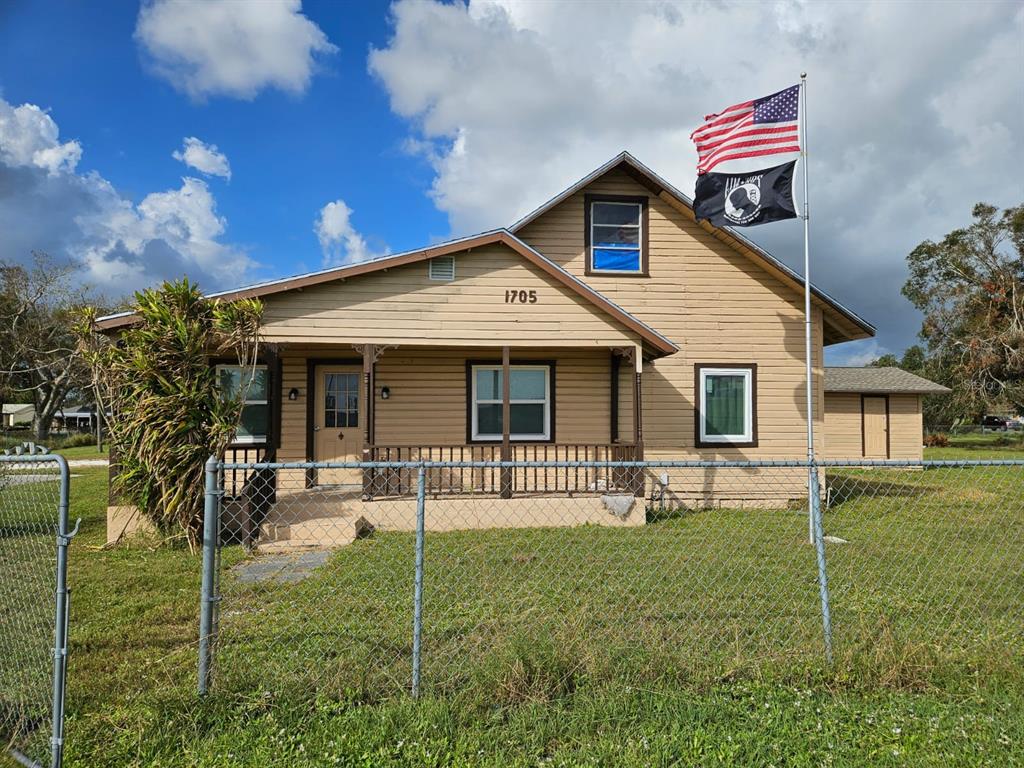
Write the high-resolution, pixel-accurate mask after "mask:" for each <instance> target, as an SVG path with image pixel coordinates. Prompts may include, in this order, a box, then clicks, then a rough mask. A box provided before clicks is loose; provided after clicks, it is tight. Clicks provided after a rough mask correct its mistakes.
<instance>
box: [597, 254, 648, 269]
mask: <svg viewBox="0 0 1024 768" xmlns="http://www.w3.org/2000/svg"><path fill="white" fill-rule="evenodd" d="M593 258H594V264H593V269H601V270H608V271H613V272H639V271H640V249H639V248H636V249H619V248H594V257H593Z"/></svg>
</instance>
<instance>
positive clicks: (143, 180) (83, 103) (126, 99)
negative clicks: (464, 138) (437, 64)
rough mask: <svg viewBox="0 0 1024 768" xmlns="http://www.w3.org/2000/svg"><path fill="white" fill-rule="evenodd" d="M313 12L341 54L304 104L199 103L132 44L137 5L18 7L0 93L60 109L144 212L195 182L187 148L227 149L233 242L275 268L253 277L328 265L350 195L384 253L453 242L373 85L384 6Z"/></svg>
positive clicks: (274, 98)
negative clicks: (163, 194) (326, 208)
mask: <svg viewBox="0 0 1024 768" xmlns="http://www.w3.org/2000/svg"><path fill="white" fill-rule="evenodd" d="M304 10H305V12H306V14H307V15H308V16H309V17H310V18H312V19H315V20H316V23H317V24H318V26H320V28H321V29H322V30H323V31H324V32H325V33H326V34H327V36H328V38H329V39H330V40H331V42H332V43H333V44H334V45H335V46H337V48H338V51H337V53H335V54H332V55H330V56H327V57H323V60H322V64H321V66H319V67H318V71H317V74H316V76H315V77H314V78H313V80H312V82H311V85H310V87H309V89H308V90H307V91H306V92H305V93H302V94H290V93H283V92H281V91H279V90H276V89H267V90H266V91H264V92H262V93H260V95H259V96H258V97H256V98H254V99H252V100H243V99H235V98H224V97H217V96H211V97H208V98H206V99H204V100H202V101H197V100H195V99H192V98H189V97H188V96H186V95H184V94H182V93H181V92H179V91H177V90H176V89H175V88H174V87H173V86H172V85H171V84H170V83H168V82H167V81H166V80H163V79H161V78H158V77H154V76H153V75H152V73H151V71H149V69H148V67H147V65H146V63H145V58H144V55H143V54H142V53H141V52H140V50H139V47H138V46H137V44H136V42H135V40H134V39H133V32H134V29H135V26H136V20H137V15H138V8H137V6H135V5H133V4H131V3H117V4H109V5H107V6H106V7H105V8H104V9H102V10H99V11H98V10H97V8H96V7H93V6H92V5H91V4H86V3H78V2H60V3H17V2H16V3H14V4H13V6H9V7H8V10H7V11H6V15H4V16H0V24H2V26H0V96H2V97H3V98H4V99H6V100H7V101H8V102H9V103H11V104H14V105H17V104H22V103H33V104H38V105H39V106H41V107H43V108H44V109H47V110H49V111H50V115H51V117H52V118H53V119H54V120H55V121H56V122H57V123H58V124H59V126H60V133H61V138H62V139H63V140H67V139H75V140H77V141H78V142H79V143H80V144H81V145H82V149H83V152H82V160H81V161H80V163H79V165H78V169H79V171H90V170H94V171H97V172H99V173H100V174H102V175H103V177H105V178H106V179H107V180H109V181H110V182H111V183H112V184H113V185H114V186H115V187H116V188H117V190H118V191H119V192H120V193H121V194H122V195H123V196H124V197H126V198H129V199H131V200H134V201H136V202H137V201H139V200H141V199H142V198H143V197H145V195H146V194H148V193H150V192H152V191H156V190H163V189H167V188H170V187H173V186H175V185H177V184H179V183H180V179H181V177H182V176H184V175H186V174H189V175H197V174H196V173H195V172H194V171H191V172H190V171H189V169H187V168H186V167H185V166H183V165H182V164H181V163H180V162H179V161H177V160H175V159H173V158H172V156H171V154H172V151H174V150H178V149H180V148H181V145H182V139H183V137H185V136H196V137H199V138H201V139H202V140H203V141H205V142H208V143H211V144H214V145H216V146H217V147H218V148H219V150H220V151H221V152H223V153H224V154H225V155H226V156H227V157H228V158H229V160H230V164H231V171H232V177H231V180H230V181H224V180H221V179H216V178H214V179H211V180H209V184H210V187H211V189H212V191H213V192H214V194H215V196H216V201H217V212H218V213H219V214H220V215H221V216H223V217H224V218H226V219H227V222H228V227H227V232H226V235H227V236H228V239H230V240H231V241H232V242H234V243H239V244H241V245H242V247H244V248H245V249H246V250H247V252H248V253H249V254H250V255H251V256H252V258H253V259H254V260H255V261H257V262H258V263H259V264H260V265H265V266H263V267H261V268H257V269H256V270H254V271H253V274H252V275H250V276H249V277H256V278H258V277H259V276H261V275H262V274H269V275H279V274H281V273H286V274H287V273H291V272H295V271H302V270H304V269H315V268H319V267H320V266H321V262H322V255H321V249H320V246H319V243H318V241H317V237H316V235H315V234H314V232H313V221H314V219H315V217H316V214H317V212H318V211H319V210H320V208H321V207H322V206H323V205H324V204H325V203H326V202H327V201H329V200H334V199H337V198H339V197H340V198H343V199H344V200H345V201H346V202H347V203H348V205H349V207H350V208H352V210H353V211H354V214H353V216H352V219H353V224H354V225H355V226H357V227H358V228H359V229H360V231H363V232H365V233H367V237H368V238H369V240H370V242H371V243H374V242H376V245H377V246H378V247H380V248H383V247H385V246H387V247H390V248H391V249H394V250H401V249H405V248H411V247H415V246H417V245H419V244H421V243H423V242H424V240H429V239H430V238H432V237H437V236H443V235H445V234H446V233H447V231H448V224H447V219H446V217H445V216H444V215H443V214H442V213H441V212H439V211H438V210H437V209H436V208H435V207H434V205H433V204H432V202H431V200H430V198H429V197H428V196H427V194H426V192H427V190H428V189H429V186H430V181H431V176H432V174H431V169H430V166H429V164H427V163H426V162H425V161H424V160H423V159H422V158H417V157H413V156H411V155H409V154H408V153H407V152H404V151H403V149H402V143H403V140H404V138H405V126H404V124H403V121H402V120H401V119H400V118H398V117H396V116H394V115H393V114H392V112H391V111H390V109H389V107H388V97H387V93H386V92H385V91H384V90H383V89H382V88H381V87H380V86H379V85H378V84H377V83H375V82H374V81H373V80H372V78H371V77H370V76H369V75H368V74H367V66H366V57H367V52H368V50H369V46H370V45H371V44H377V45H383V44H384V43H385V42H386V41H387V37H388V23H387V4H386V3H372V2H366V3H362V2H360V3H332V2H314V3H307V4H305V6H304ZM41 41H45V47H41V46H40V42H41ZM384 201H386V203H387V204H382V203H383V202H384ZM397 213H400V215H396V214H397Z"/></svg>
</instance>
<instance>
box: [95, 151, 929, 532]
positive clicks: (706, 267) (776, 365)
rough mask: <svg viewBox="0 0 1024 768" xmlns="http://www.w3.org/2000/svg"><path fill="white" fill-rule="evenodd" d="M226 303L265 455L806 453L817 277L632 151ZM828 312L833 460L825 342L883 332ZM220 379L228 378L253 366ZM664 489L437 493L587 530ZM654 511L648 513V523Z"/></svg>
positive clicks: (766, 485)
mask: <svg viewBox="0 0 1024 768" xmlns="http://www.w3.org/2000/svg"><path fill="white" fill-rule="evenodd" d="M216 295H218V296H220V297H221V298H224V299H231V298H240V297H259V298H260V299H261V300H262V301H263V303H264V306H265V312H264V325H263V328H262V334H263V338H264V340H265V342H266V343H265V345H264V350H265V355H264V364H265V365H264V367H263V368H262V369H261V374H260V379H259V383H258V385H257V386H256V387H254V388H252V389H251V390H250V392H249V401H248V403H247V405H246V410H245V413H244V414H243V417H242V426H241V429H240V430H239V444H240V445H241V446H244V450H245V451H246V454H245V455H247V456H248V457H249V458H250V459H253V458H256V457H259V458H274V459H277V460H279V461H303V460H310V459H313V460H358V459H368V460H396V459H402V460H410V459H411V460H417V459H428V458H429V459H435V460H438V459H456V460H458V459H466V460H469V459H477V460H479V459H500V458H502V457H508V458H512V459H538V460H545V459H547V460H555V459H558V460H566V459H570V460H571V459H580V460H583V459H639V458H647V459H661V458H666V459H667V458H694V459H696V458H701V459H786V458H792V459H802V458H804V457H805V455H806V442H805V431H806V427H805V424H806V421H805V395H804V310H803V282H802V279H801V278H800V276H799V275H797V274H795V273H794V272H793V271H791V270H790V269H789V268H787V267H786V266H784V265H783V264H782V263H781V262H779V261H778V260H776V259H775V258H773V257H772V256H771V255H769V254H768V253H766V252H765V251H764V250H762V249H761V248H759V247H758V246H756V245H755V244H753V243H752V242H750V241H749V240H747V239H745V238H744V237H743V236H742V235H740V234H739V233H737V232H735V231H732V230H727V229H716V228H715V227H712V226H711V225H709V224H707V223H697V222H696V221H695V219H694V214H693V208H692V201H691V200H690V199H689V198H688V197H687V196H686V195H683V194H682V193H681V192H679V190H677V189H676V188H675V187H673V186H672V185H671V184H669V183H668V182H667V181H665V180H664V179H662V178H661V177H660V176H658V175H657V174H655V173H654V172H653V171H651V170H650V169H649V168H647V167H646V166H644V165H642V164H641V163H639V162H638V161H637V160H635V159H634V158H633V157H632V156H631V155H629V154H627V153H622V154H620V155H618V156H617V157H615V158H613V159H612V160H611V161H609V162H608V163H606V164H605V165H603V166H601V167H600V168H598V169H597V170H595V171H594V172H593V173H591V174H589V175H588V176H587V177H585V178H584V179H582V180H580V181H579V182H578V183H576V184H574V185H572V186H571V187H570V188H568V189H566V190H564V191H562V192H560V193H559V194H558V195H556V196H555V197H553V198H552V199H550V200H549V201H548V202H546V203H545V204H544V205H542V206H541V207H540V208H538V209H536V210H535V211H533V212H532V213H530V214H528V215H527V216H525V217H524V218H522V219H520V220H519V221H518V222H516V223H514V224H512V225H511V226H510V227H508V228H507V229H497V230H493V231H490V232H485V233H482V234H478V235H473V236H471V237H465V238H462V239H459V240H454V241H451V242H448V243H442V244H439V245H434V246H431V247H429V248H424V249H422V250H416V251H411V252H407V253H401V254H396V255H392V256H388V257H384V258H379V259H375V260H373V261H368V262H362V263H358V264H352V265H348V266H342V267H338V268H334V269H327V270H323V271H320V272H315V273H311V274H306V275H301V276H298V277H293V278H288V279H284V280H275V281H271V282H266V283H262V284H259V285H255V286H250V287H247V288H242V289H239V290H235V291H227V292H224V293H220V294H216ZM812 302H813V306H812V322H813V341H814V355H813V363H814V369H815V378H814V389H815V392H816V399H815V406H816V407H815V422H816V424H817V426H818V430H817V448H818V451H819V453H820V452H822V451H823V450H824V447H825V445H826V440H825V438H824V435H823V430H822V429H821V427H822V425H823V414H824V407H823V406H824V381H823V377H822V356H823V347H824V346H825V345H832V344H838V343H841V342H845V341H851V340H855V339H863V338H867V337H870V336H872V335H874V328H873V327H872V326H871V325H870V324H869V323H868V322H866V321H865V320H864V319H862V318H861V317H859V316H858V315H857V314H855V313H854V312H853V311H851V310H850V309H848V308H846V307H844V306H842V305H841V304H840V303H839V302H837V301H836V300H835V299H833V298H832V297H830V296H828V295H826V294H825V293H823V292H822V291H820V290H818V289H813V295H812ZM133 321H134V318H133V316H132V315H131V314H119V315H112V316H109V317H106V318H102V319H101V320H100V321H99V326H100V328H102V329H106V330H108V331H110V332H116V329H117V328H120V327H123V326H125V325H127V324H130V323H132V322H133ZM503 371H506V372H508V373H509V381H510V391H506V390H505V389H504V387H503V386H502V382H503V381H504V379H503ZM222 375H223V377H224V379H223V380H224V381H225V382H227V383H229V384H230V382H231V381H233V380H236V379H237V377H238V376H239V373H238V371H237V370H236V369H231V368H229V367H225V368H222ZM506 399H507V402H506ZM506 408H507V410H508V412H509V413H510V416H511V418H510V419H509V423H505V422H504V419H503V413H504V412H505V409H506ZM919 432H920V430H919V429H918V435H917V437H915V439H917V438H918V437H919V436H920V435H919ZM857 455H858V456H859V455H860V453H859V452H858V454H857ZM659 474H660V472H659ZM673 474H674V477H675V480H673ZM669 475H670V478H669V484H670V490H671V491H672V492H673V493H674V494H675V495H676V496H677V497H678V498H684V499H685V498H689V497H691V496H692V497H694V498H699V499H703V500H704V501H705V502H711V503H715V502H722V503H726V502H728V503H732V502H738V503H744V502H747V501H749V502H751V503H761V502H763V501H764V499H765V498H770V499H773V500H776V501H778V500H785V499H788V498H789V497H794V498H795V497H799V496H800V495H801V493H802V492H803V489H804V488H805V487H806V475H805V474H804V473H801V472H800V471H794V472H791V473H788V474H785V473H782V472H775V473H774V474H773V476H772V480H771V481H770V482H763V483H761V484H757V483H750V482H749V481H748V480H746V479H744V478H743V477H740V476H739V475H736V476H734V477H733V479H732V480H730V479H727V478H724V477H719V478H718V479H716V480H714V481H712V482H706V483H702V484H701V487H700V488H697V489H690V488H685V487H682V485H685V483H684V481H683V480H682V478H683V476H684V473H682V472H677V473H672V472H669ZM654 481H655V478H653V477H647V478H639V480H637V481H634V480H629V481H628V482H625V485H624V483H623V480H622V477H621V476H615V475H610V476H607V477H601V478H595V477H593V476H590V477H586V478H585V477H583V473H576V475H575V476H574V475H573V473H571V472H564V471H563V472H562V473H561V475H560V477H559V479H558V483H559V484H558V485H557V490H556V486H555V484H554V481H553V479H552V478H551V477H550V476H547V477H541V476H540V475H539V474H538V473H526V472H522V473H520V474H518V475H517V476H516V477H515V478H514V479H513V483H514V487H512V488H509V487H505V488H502V487H500V486H501V484H500V483H498V482H495V481H494V480H493V473H491V474H490V475H488V474H487V473H480V472H472V471H468V470H467V471H464V472H455V473H448V474H446V475H444V476H441V475H440V474H439V473H435V474H434V475H432V476H431V478H430V487H431V492H432V493H446V494H449V495H451V496H452V497H453V501H452V502H451V503H454V499H455V498H457V497H461V496H463V495H466V494H468V493H470V492H474V493H477V494H479V493H494V494H498V493H500V492H502V491H504V493H502V495H505V496H509V495H512V496H515V497H520V496H522V495H524V494H534V495H536V494H551V495H558V496H559V498H562V499H563V501H564V504H578V505H580V507H581V509H582V508H583V507H586V510H587V511H586V512H585V513H583V512H581V517H580V519H581V521H582V520H584V519H593V520H600V521H604V518H606V517H607V511H606V510H604V509H603V508H602V507H601V505H600V503H599V498H597V497H599V496H600V495H601V493H602V492H607V491H619V492H623V493H629V494H635V495H636V496H641V495H643V494H645V493H646V492H649V491H651V489H652V486H653V483H654ZM307 482H308V483H309V484H317V485H320V486H328V487H332V488H333V487H337V488H341V489H344V488H349V487H352V488H355V487H359V486H361V487H362V491H361V494H360V495H361V496H362V497H363V498H373V499H377V498H379V497H381V496H386V497H400V498H405V497H408V495H409V493H410V492H411V490H412V487H411V486H412V484H411V482H410V478H409V477H408V476H407V474H400V473H394V474H393V475H392V476H389V477H387V478H385V481H383V482H382V478H381V475H380V473H364V474H362V475H360V473H359V472H353V471H332V472H330V473H327V472H321V473H320V474H319V476H311V477H309V478H307ZM673 482H676V483H678V484H679V485H677V486H672V483H673ZM229 493H231V489H229ZM279 495H280V494H279ZM570 497H571V498H570ZM278 503H280V502H278ZM474 503H475V502H474ZM535 506H536V505H535ZM642 506H643V505H642V504H640V505H636V507H639V511H636V508H634V512H633V513H631V516H630V517H629V521H630V522H632V523H636V522H641V523H642V522H643V520H644V515H643V509H642ZM410 514H411V513H410ZM411 519H412V518H411V517H410V518H409V520H411Z"/></svg>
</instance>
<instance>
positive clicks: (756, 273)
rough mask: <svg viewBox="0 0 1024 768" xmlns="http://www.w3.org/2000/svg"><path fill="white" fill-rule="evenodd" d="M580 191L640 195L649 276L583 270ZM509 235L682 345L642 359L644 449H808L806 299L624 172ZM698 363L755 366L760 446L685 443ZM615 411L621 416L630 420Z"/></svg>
mask: <svg viewBox="0 0 1024 768" xmlns="http://www.w3.org/2000/svg"><path fill="white" fill-rule="evenodd" d="M586 193H596V194H618V195H643V196H647V197H648V199H649V222H650V233H649V234H650V277H649V278H644V277H620V276H607V275H591V276H587V275H586V274H585V272H586V261H585V258H586V255H585V249H584V232H583V196H584V194H586ZM518 235H519V236H520V237H522V238H523V239H524V240H525V241H526V242H528V243H529V244H530V245H532V246H533V247H534V248H536V249H537V250H539V251H540V252H541V253H543V254H544V255H546V256H547V257H548V258H551V259H552V260H554V261H556V262H558V263H559V264H560V265H561V266H563V267H564V268H565V269H567V270H568V271H570V272H572V273H573V274H576V275H577V276H579V277H580V278H581V279H584V280H586V281H587V283H589V284H590V285H592V286H593V287H594V288H596V289H597V290H598V291H600V292H601V293H603V294H604V295H606V296H608V297H609V298H610V299H611V300H612V301H615V302H616V303H618V304H619V305H620V306H622V307H623V308H624V309H626V310H627V311H628V312H631V313H632V314H634V315H636V316H637V317H639V318H640V319H641V320H643V321H644V322H646V323H648V324H649V325H651V326H652V327H654V328H656V329H657V330H658V331H659V332H661V333H662V334H664V335H665V336H667V337H668V338H669V339H671V340H672V341H673V342H675V343H676V344H677V345H678V346H679V347H680V352H678V353H677V354H675V355H672V356H670V357H665V358H661V359H659V360H656V361H654V362H652V363H648V364H647V365H645V367H644V377H643V422H644V444H645V449H646V455H647V456H648V457H650V458H669V457H679V456H688V455H689V456H692V455H694V454H699V456H700V457H701V458H716V457H717V458H730V459H741V458H752V459H753V458H800V457H803V456H804V455H806V444H807V442H806V420H805V413H806V398H805V394H804V393H805V384H804V382H805V376H804V365H805V357H804V315H803V295H802V294H801V293H800V292H798V291H795V290H793V289H792V288H791V287H789V286H788V285H785V284H783V283H782V282H780V281H779V280H777V279H776V278H774V277H772V276H771V275H769V274H768V272H766V271H765V270H764V269H762V268H761V267H759V266H758V265H756V264H755V263H754V262H752V261H751V260H750V259H749V258H747V257H746V256H744V255H742V254H740V253H738V252H736V251H734V250H733V249H732V248H730V247H729V246H727V245H725V244H724V243H722V242H721V241H719V240H718V239H716V238H715V237H713V236H712V235H710V234H709V233H707V232H705V231H704V230H703V229H701V228H700V227H699V226H698V225H697V224H696V223H695V222H694V221H693V218H692V216H688V215H687V214H684V213H683V212H681V211H679V210H678V209H676V208H674V207H673V206H671V205H669V204H668V203H667V202H666V201H665V200H662V199H661V198H659V197H655V196H652V195H651V194H650V192H649V191H648V190H647V189H646V188H645V187H643V186H641V185H640V184H638V183H636V182H635V181H633V179H631V178H630V177H629V176H627V175H626V174H625V173H622V172H613V173H610V174H607V175H606V176H604V177H602V178H601V179H599V180H597V181H596V182H594V183H593V184H591V185H589V186H588V187H587V188H586V189H585V190H582V191H581V192H579V193H577V194H575V195H573V196H571V197H569V198H568V199H566V200H565V201H563V202H562V203H560V204H559V205H557V206H555V207H554V208H552V209H551V210H550V211H548V212H547V213H545V214H543V215H542V216H540V217H539V218H538V219H536V220H535V221H533V222H531V223H530V224H529V225H528V226H526V227H524V228H523V229H522V230H521V231H520V232H518ZM812 317H813V322H814V368H815V376H814V381H815V392H816V395H815V401H816V408H815V421H816V424H817V427H818V428H817V433H818V439H817V446H818V450H819V451H820V450H821V447H822V445H823V442H822V437H821V433H822V429H821V426H822V414H823V404H822V400H823V392H822V387H821V385H822V373H821V361H822V334H821V330H822V329H821V319H822V316H821V311H820V310H819V309H815V310H814V311H813V313H812ZM695 363H757V365H758V393H757V395H758V431H759V446H758V447H757V448H735V449H728V448H715V449H701V450H700V451H697V450H696V449H695V448H694V403H693V397H694V392H693V370H694V364H695ZM629 415H630V414H629V413H623V414H622V415H621V417H620V422H621V420H622V419H625V418H627V417H628V416H629Z"/></svg>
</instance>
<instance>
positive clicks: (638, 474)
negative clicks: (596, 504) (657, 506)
mask: <svg viewBox="0 0 1024 768" xmlns="http://www.w3.org/2000/svg"><path fill="white" fill-rule="evenodd" d="M633 361H634V363H635V371H634V374H633V445H634V446H635V447H634V456H635V458H636V460H637V461H640V460H642V459H643V457H644V407H643V402H642V400H641V397H642V395H643V386H642V376H643V372H644V355H643V350H642V349H641V348H640V345H639V344H638V345H637V346H636V347H634V348H633ZM633 477H634V482H635V488H634V491H633V493H634V495H635V496H636V497H637V498H642V497H643V495H644V472H643V470H641V469H640V468H637V469H636V470H634V472H633Z"/></svg>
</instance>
